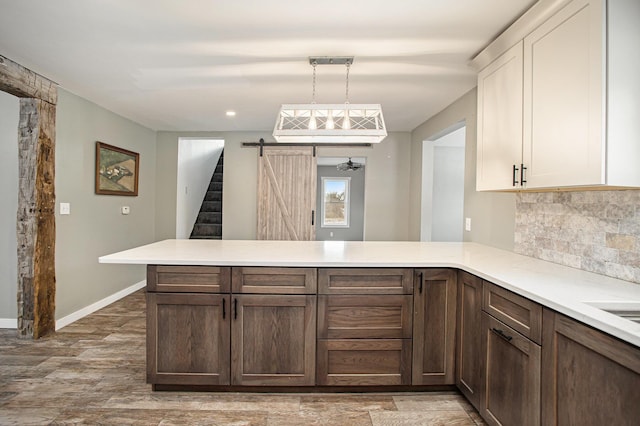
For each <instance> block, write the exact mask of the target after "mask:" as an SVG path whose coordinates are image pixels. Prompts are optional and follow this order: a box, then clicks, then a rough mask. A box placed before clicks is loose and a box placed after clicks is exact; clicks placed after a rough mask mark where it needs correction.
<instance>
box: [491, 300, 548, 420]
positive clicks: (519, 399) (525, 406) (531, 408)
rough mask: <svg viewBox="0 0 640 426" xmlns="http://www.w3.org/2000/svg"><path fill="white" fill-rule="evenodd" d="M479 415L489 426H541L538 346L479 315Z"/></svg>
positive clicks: (511, 330) (498, 322) (507, 327)
mask: <svg viewBox="0 0 640 426" xmlns="http://www.w3.org/2000/svg"><path fill="white" fill-rule="evenodd" d="M482 353H483V369H482V373H483V377H482V383H483V384H484V387H483V392H482V401H481V404H480V405H481V410H480V411H481V414H482V417H483V418H484V419H485V421H487V423H489V424H492V425H519V426H520V425H521V426H526V425H539V424H540V346H539V345H537V344H536V343H534V342H532V341H531V340H529V339H527V338H526V337H524V336H522V335H521V334H520V333H518V332H517V331H515V330H514V329H512V328H511V327H509V326H508V325H506V324H504V323H502V322H500V321H498V320H497V319H495V318H493V317H492V316H491V315H489V314H487V313H486V312H483V313H482Z"/></svg>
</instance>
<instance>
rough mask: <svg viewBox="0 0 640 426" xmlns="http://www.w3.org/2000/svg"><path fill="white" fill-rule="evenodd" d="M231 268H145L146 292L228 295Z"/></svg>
mask: <svg viewBox="0 0 640 426" xmlns="http://www.w3.org/2000/svg"><path fill="white" fill-rule="evenodd" d="M230 289H231V268H228V267H224V268H219V267H217V266H169V265H148V266H147V291H151V292H167V293H228V292H229V290H230Z"/></svg>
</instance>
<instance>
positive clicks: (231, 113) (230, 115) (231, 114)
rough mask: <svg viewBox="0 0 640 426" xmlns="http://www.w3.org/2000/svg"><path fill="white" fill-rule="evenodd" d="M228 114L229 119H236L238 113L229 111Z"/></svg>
mask: <svg viewBox="0 0 640 426" xmlns="http://www.w3.org/2000/svg"><path fill="white" fill-rule="evenodd" d="M226 114H227V117H235V116H236V112H235V111H227V112H226Z"/></svg>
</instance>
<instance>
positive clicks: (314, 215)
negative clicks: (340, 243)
mask: <svg viewBox="0 0 640 426" xmlns="http://www.w3.org/2000/svg"><path fill="white" fill-rule="evenodd" d="M315 223H316V211H315V210H311V226H313V225H315Z"/></svg>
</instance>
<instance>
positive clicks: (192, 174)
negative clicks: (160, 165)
mask: <svg viewBox="0 0 640 426" xmlns="http://www.w3.org/2000/svg"><path fill="white" fill-rule="evenodd" d="M223 149H224V140H223V139H212V138H179V139H178V172H177V174H178V178H177V188H176V238H177V239H187V238H189V236H190V235H191V231H192V230H193V225H194V224H195V222H196V219H197V217H198V212H199V211H200V207H201V205H202V200H203V199H204V197H205V195H206V193H207V189H208V187H209V183H210V181H211V176H212V175H213V172H214V171H215V168H216V164H217V163H218V159H219V158H220V155H221V154H222V150H223Z"/></svg>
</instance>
